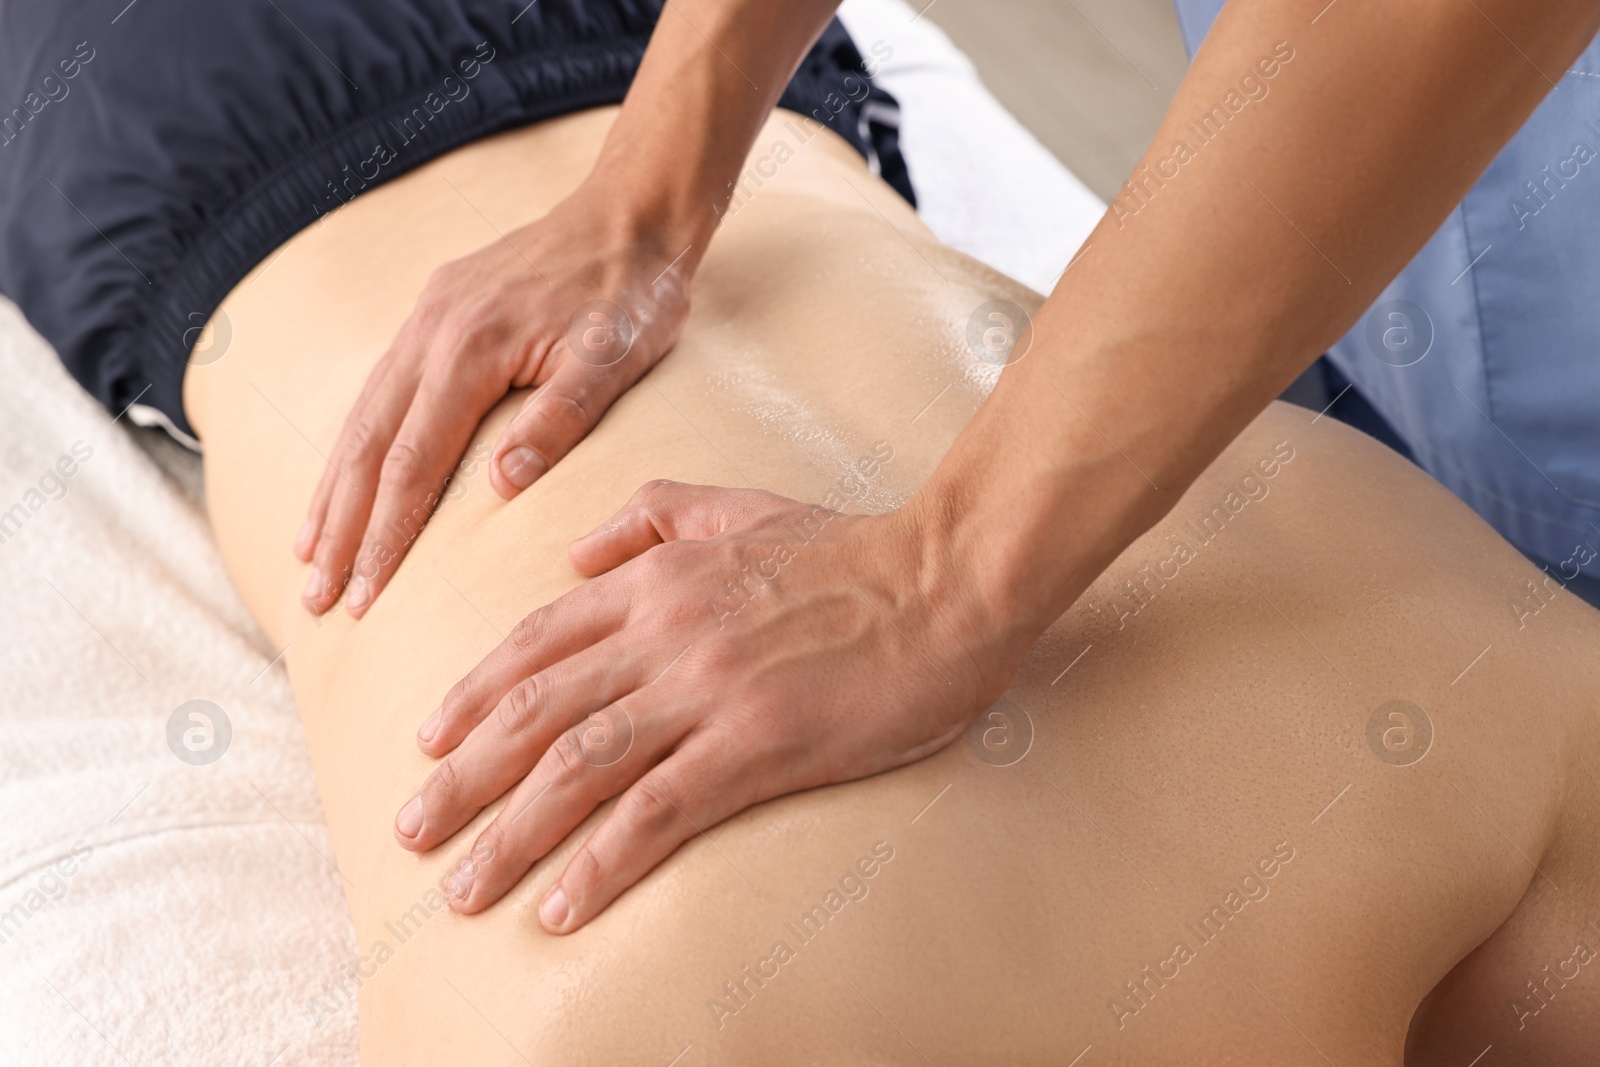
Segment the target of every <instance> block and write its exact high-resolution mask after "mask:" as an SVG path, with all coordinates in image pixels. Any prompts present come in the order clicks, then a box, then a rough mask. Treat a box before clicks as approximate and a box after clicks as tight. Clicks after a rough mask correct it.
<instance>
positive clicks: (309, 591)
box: [300, 567, 322, 600]
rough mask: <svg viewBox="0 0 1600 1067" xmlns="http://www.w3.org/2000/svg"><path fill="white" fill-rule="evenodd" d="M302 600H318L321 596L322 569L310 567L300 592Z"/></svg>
mask: <svg viewBox="0 0 1600 1067" xmlns="http://www.w3.org/2000/svg"><path fill="white" fill-rule="evenodd" d="M300 597H301V599H303V600H320V599H321V598H322V571H320V570H318V569H317V568H316V567H312V568H311V573H310V574H308V575H306V587H305V589H304V590H303V591H302V592H301V593H300Z"/></svg>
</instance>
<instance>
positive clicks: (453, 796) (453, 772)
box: [428, 755, 466, 807]
mask: <svg viewBox="0 0 1600 1067" xmlns="http://www.w3.org/2000/svg"><path fill="white" fill-rule="evenodd" d="M428 791H429V792H430V793H432V794H433V797H434V799H435V800H437V801H438V802H439V803H440V804H442V805H443V806H445V807H454V806H455V805H456V804H457V803H459V802H460V801H461V800H462V798H463V797H464V796H465V795H466V781H465V779H464V778H463V777H462V775H461V766H460V762H459V760H458V759H457V757H456V756H454V755H451V756H449V757H447V758H446V759H445V760H444V762H442V763H440V764H439V766H437V767H435V768H434V769H433V774H431V775H429V777H428Z"/></svg>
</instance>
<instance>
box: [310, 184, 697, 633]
mask: <svg viewBox="0 0 1600 1067" xmlns="http://www.w3.org/2000/svg"><path fill="white" fill-rule="evenodd" d="M595 184H596V183H595V182H590V183H586V184H585V185H584V186H583V187H581V188H580V189H579V190H578V191H576V192H575V193H573V195H572V196H570V197H568V198H567V199H566V200H564V201H563V202H562V203H560V204H559V205H558V206H557V207H556V208H555V209H554V210H552V211H551V212H550V213H549V214H548V215H547V216H545V217H544V218H542V219H540V220H539V221H537V222H534V223H532V224H531V225H528V226H524V227H523V228H521V229H519V230H514V231H512V232H510V233H508V234H506V235H505V236H504V237H503V238H502V239H500V240H497V241H496V242H494V243H493V244H491V245H489V246H487V247H485V248H483V249H482V250H480V251H478V252H475V253H473V254H472V255H470V256H467V257H465V258H463V259H458V260H456V261H454V262H452V263H448V264H446V265H445V266H443V267H441V268H439V269H438V270H437V271H435V272H434V274H433V276H432V277H431V278H430V279H429V280H428V284H427V288H426V289H424V291H423V293H422V296H421V298H420V299H419V300H418V301H417V304H416V307H415V309H414V310H413V311H412V313H411V316H410V318H409V319H407V320H406V323H405V325H404V326H403V327H402V328H401V330H400V333H399V335H398V336H397V337H396V338H395V340H394V343H393V344H392V345H391V346H390V348H389V351H388V353H387V354H386V355H385V356H384V357H383V359H382V360H381V361H380V362H379V363H378V365H377V366H376V367H375V368H374V369H373V371H372V374H371V375H370V377H369V378H368V379H367V383H366V387H365V388H364V389H362V391H361V395H360V397H359V398H358V399H357V401H356V404H355V407H354V409H353V410H352V411H351V412H350V415H349V417H348V418H347V419H346V420H345V425H344V429H343V431H342V432H341V433H340V435H339V439H338V441H337V443H336V444H335V446H334V450H333V452H332V454H331V455H330V456H329V457H328V459H329V463H328V467H327V469H326V470H325V471H324V473H323V477H322V482H321V484H320V485H319V486H318V487H317V491H316V494H315V496H314V497H313V499H312V502H311V508H310V513H309V515H308V517H307V518H306V522H305V525H304V526H303V527H302V529H301V531H300V534H299V536H298V537H297V538H296V541H295V554H296V555H298V556H299V557H300V558H301V559H302V560H304V561H307V562H312V563H314V566H313V567H312V570H311V574H310V577H309V579H308V580H307V583H306V588H305V591H304V593H303V594H302V602H303V603H304V605H305V607H306V609H307V610H309V611H311V612H313V613H316V614H321V613H323V612H325V611H327V610H328V609H329V608H331V607H333V605H334V604H335V603H336V602H337V601H338V599H339V596H340V593H341V592H342V591H343V590H344V589H345V586H346V583H347V582H348V583H349V591H348V596H347V598H346V601H345V607H346V610H348V611H349V613H350V614H351V615H352V616H354V617H357V618H359V617H360V616H361V615H362V614H364V613H365V612H366V610H367V609H368V608H369V607H370V606H371V604H372V602H373V600H374V599H375V598H376V597H377V595H378V594H379V592H381V591H382V589H383V587H384V586H385V585H386V584H387V582H388V580H389V578H390V577H391V576H392V575H393V574H394V571H395V569H396V568H397V567H398V566H399V564H400V560H401V559H402V558H404V556H405V554H406V552H407V550H408V549H409V548H410V546H411V543H412V541H414V540H415V539H416V537H417V534H418V532H419V531H420V530H421V528H422V526H423V525H424V524H425V523H426V522H427V521H428V518H429V517H430V516H431V515H432V513H433V509H434V507H435V506H436V505H437V504H438V502H439V499H440V497H441V496H442V494H443V492H444V489H445V481H446V479H447V478H448V477H450V475H451V473H452V472H453V471H454V470H455V468H456V465H457V463H458V462H459V461H460V460H461V457H462V454H463V453H464V452H465V451H466V447H467V444H468V442H469V441H470V440H471V437H472V434H473V432H474V431H475V430H476V429H477V427H478V423H479V422H480V421H481V420H482V418H483V417H484V415H485V414H487V413H488V411H489V410H490V409H491V408H492V407H494V405H495V404H497V403H499V401H500V400H501V399H503V398H504V397H505V395H506V393H507V392H509V391H510V390H511V389H514V388H521V387H524V386H529V385H533V386H538V388H537V389H536V390H535V392H534V393H533V394H532V395H531V396H530V397H529V398H528V400H527V403H526V404H524V405H523V407H522V409H521V411H519V412H518V413H517V415H516V417H515V418H513V419H512V421H511V424H510V425H509V426H508V427H507V428H506V430H505V432H504V433H502V434H501V436H500V439H499V442H498V443H497V444H496V445H495V448H494V453H493V455H492V457H491V459H490V463H489V477H490V480H491V482H492V483H493V485H494V487H495V490H496V491H497V492H498V493H499V494H500V495H501V496H502V497H505V498H507V499H509V498H511V497H513V496H515V495H516V494H517V493H519V492H521V491H522V490H523V489H525V488H527V487H528V486H529V485H530V484H532V483H533V482H534V480H536V479H537V478H538V477H539V476H540V475H542V474H543V473H544V472H545V471H547V470H548V469H549V468H550V466H551V465H552V464H554V463H556V462H557V461H559V460H560V459H561V457H562V456H564V455H566V453H567V452H568V451H569V450H570V449H571V448H572V447H573V446H574V445H576V444H577V443H578V442H579V441H581V440H582V439H583V438H584V436H585V435H587V434H588V433H589V431H590V430H592V429H593V428H594V426H595V424H596V423H597V422H599V420H600V417H601V416H602V415H603V414H604V413H605V411H606V409H607V408H609V407H610V406H611V404H612V402H613V401H615V400H616V399H617V397H618V396H620V395H621V394H622V393H623V392H624V391H626V390H627V389H628V387H629V386H631V385H633V383H635V382H636V381H638V380H639V378H640V377H641V376H642V375H643V374H644V373H645V371H647V370H649V369H650V367H652V366H653V365H654V364H655V363H656V362H657V361H658V360H659V359H660V358H661V356H662V355H663V354H664V353H665V352H666V351H667V349H669V348H670V347H671V346H672V344H673V342H674V341H675V340H676V339H677V336H678V331H679V329H680V328H681V326H682V324H683V320H684V316H685V315H686V314H687V312H688V306H689V301H688V289H689V276H690V274H691V273H692V270H693V266H694V264H695V263H697V262H698V259H699V256H698V254H697V252H698V250H688V251H687V252H686V249H685V247H684V246H683V245H682V244H680V243H679V240H678V239H677V238H675V237H673V236H670V235H668V234H667V233H665V232H664V231H661V230H655V229H652V228H651V227H650V226H648V225H641V224H632V223H629V222H626V221H624V220H623V219H621V218H619V215H620V212H619V211H618V210H617V200H616V199H615V198H613V197H611V196H609V195H607V194H606V193H605V192H604V191H603V190H600V189H597V188H595V187H594V186H595ZM675 257H677V258H676V261H675Z"/></svg>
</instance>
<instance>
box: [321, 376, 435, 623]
mask: <svg viewBox="0 0 1600 1067" xmlns="http://www.w3.org/2000/svg"><path fill="white" fill-rule="evenodd" d="M417 381H418V376H417V372H416V371H415V369H414V368H413V367H411V365H410V364H409V363H408V362H407V361H406V360H405V359H404V357H397V358H396V359H395V361H394V364H393V366H392V368H391V369H390V371H389V372H388V373H387V374H385V375H384V376H383V377H382V379H380V380H378V381H377V384H376V385H375V386H374V388H373V391H372V393H371V394H370V396H369V397H368V399H367V401H366V402H365V403H364V404H362V405H360V406H358V407H357V408H356V409H354V410H353V411H351V413H350V418H349V419H348V420H347V433H346V435H345V436H344V437H343V440H342V443H341V444H340V445H339V446H338V447H337V448H336V451H335V453H334V455H333V457H332V458H331V460H330V462H331V463H332V465H333V477H332V478H331V479H329V485H330V490H329V492H330V496H329V499H328V503H327V511H326V518H325V520H324V522H323V525H322V527H321V529H320V530H319V531H318V534H317V538H316V547H315V550H314V552H313V553H312V566H311V573H310V574H309V575H308V576H307V578H306V587H305V590H304V591H303V592H302V593H301V597H300V599H301V603H302V604H304V606H305V608H306V610H308V611H310V612H312V613H313V614H316V615H321V614H322V613H323V612H325V611H327V610H328V609H329V608H331V607H333V605H334V604H336V603H337V602H338V600H339V595H340V594H341V593H342V592H343V590H344V586H345V583H346V581H348V580H349V577H350V568H351V561H352V560H354V559H355V554H356V550H357V548H358V547H359V546H360V544H361V535H362V532H363V530H365V528H366V525H367V517H368V515H369V514H370V513H371V510H372V499H373V494H374V493H375V492H376V488H377V484H378V474H379V471H380V470H381V468H382V465H383V457H384V455H385V454H386V453H387V452H388V450H389V444H390V442H392V441H393V440H394V435H395V434H396V432H398V431H399V428H400V425H401V423H402V421H403V420H404V418H405V414H406V410H407V409H408V408H409V407H410V406H411V398H412V397H413V396H414V395H415V394H416V389H417Z"/></svg>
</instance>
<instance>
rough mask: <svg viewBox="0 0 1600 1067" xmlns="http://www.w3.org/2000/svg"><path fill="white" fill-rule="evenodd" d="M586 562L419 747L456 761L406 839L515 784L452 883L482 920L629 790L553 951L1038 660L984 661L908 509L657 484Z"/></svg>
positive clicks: (437, 773)
mask: <svg viewBox="0 0 1600 1067" xmlns="http://www.w3.org/2000/svg"><path fill="white" fill-rule="evenodd" d="M571 557H572V560H573V562H574V563H575V564H576V565H577V567H578V569H579V570H580V571H581V572H583V573H584V574H587V575H598V576H599V577H596V578H594V579H593V580H591V581H589V582H586V583H585V584H583V585H581V586H579V587H578V588H576V589H574V590H573V591H571V592H569V593H567V594H566V595H565V596H563V597H562V598H560V599H559V600H557V601H555V602H554V603H553V604H550V605H549V606H547V607H544V608H541V609H540V610H538V611H536V612H534V613H533V614H532V615H529V616H528V617H527V618H526V619H524V620H523V621H522V622H521V623H520V624H519V625H518V626H517V627H516V628H515V630H514V631H513V632H512V633H511V635H510V636H509V637H508V638H507V639H506V640H505V642H504V643H502V644H501V646H500V647H499V648H497V649H496V650H495V651H494V652H492V653H490V655H489V656H488V657H487V658H486V659H485V660H484V661H483V662H482V663H481V664H479V666H478V667H477V668H476V669H474V670H473V671H472V673H471V674H469V675H468V676H467V677H466V678H465V679H463V680H462V681H461V682H459V683H458V684H457V685H456V686H455V687H454V688H453V689H451V691H450V693H449V695H448V696H446V698H445V700H444V704H443V707H442V708H441V709H440V710H439V711H438V712H436V713H435V714H434V716H433V717H430V719H429V720H428V721H427V722H426V723H425V724H424V725H423V727H422V729H421V731H420V732H419V735H418V738H419V744H420V746H421V748H422V750H423V751H424V752H426V753H428V754H430V755H433V756H444V757H445V759H444V762H443V763H441V764H439V766H438V767H437V768H435V770H434V772H433V773H432V774H431V775H430V776H429V777H428V779H427V781H426V782H425V783H424V784H423V786H422V789H421V791H420V792H419V793H418V794H417V796H416V797H415V798H414V799H413V800H412V801H410V802H408V803H407V804H406V805H405V806H404V807H403V808H402V810H401V812H400V814H399V816H398V818H397V819H396V822H395V832H396V836H397V837H398V839H399V840H400V843H401V844H402V845H404V846H405V847H406V848H409V849H413V850H417V851H422V850H426V849H430V848H433V847H434V846H436V845H438V844H440V843H441V842H443V841H445V840H446V839H447V838H449V837H450V836H451V835H452V834H454V833H455V832H456V831H457V830H459V829H460V828H461V827H463V826H464V825H466V824H467V823H468V822H469V821H470V820H471V819H472V818H473V817H474V816H476V815H477V814H478V812H479V811H480V810H482V809H483V808H484V807H485V806H486V805H487V804H489V803H490V802H492V801H493V800H495V799H496V798H498V797H500V796H501V795H502V794H504V793H505V792H506V791H507V790H508V789H510V790H512V792H511V795H510V798H509V801H508V803H507V804H506V805H505V807H504V808H502V809H501V811H500V812H499V814H498V815H497V816H496V817H495V819H494V820H493V821H492V822H491V823H490V824H489V825H488V826H487V827H486V828H485V829H484V830H483V832H482V834H481V835H480V837H479V844H478V846H477V847H475V848H474V849H473V855H474V856H475V857H481V856H484V855H488V856H489V857H490V858H489V859H487V860H483V859H474V860H471V861H469V862H468V863H464V864H463V865H462V866H461V867H460V868H458V869H457V872H456V873H455V874H453V875H452V876H451V877H450V878H449V879H447V883H446V885H447V889H448V890H449V892H450V895H451V903H452V905H453V906H454V907H455V908H456V909H458V910H460V911H463V912H468V913H471V912H477V911H481V910H482V909H484V908H486V907H488V906H489V905H490V904H492V903H494V902H495V901H496V900H498V899H500V897H502V896H503V895H504V894H505V893H506V892H507V891H509V890H510V889H511V888H512V887H513V886H515V885H516V884H517V883H518V882H519V881H520V880H521V879H522V877H523V875H525V874H526V873H527V871H528V869H529V868H530V867H531V866H532V864H533V863H534V862H535V861H536V860H538V859H539V858H540V857H542V856H544V855H545V854H546V853H547V852H549V851H550V849H551V848H553V847H554V846H555V845H557V844H558V843H560V842H561V841H562V840H563V839H564V838H565V837H566V836H567V834H568V833H569V832H571V830H572V829H573V828H574V827H575V826H577V825H578V823H579V822H581V821H582V820H583V819H584V818H585V817H586V816H587V815H589V814H590V813H591V812H592V811H594V809H595V808H596V807H597V806H598V805H599V804H600V803H601V802H603V801H605V800H607V799H608V798H611V797H614V796H618V795H619V794H620V796H621V799H620V800H619V802H618V803H617V805H616V806H615V807H614V808H613V809H612V810H611V812H610V813H609V814H608V815H607V816H606V818H605V819H604V821H603V822H601V823H600V825H599V826H598V827H597V828H596V829H595V831H594V832H593V833H592V834H590V836H589V837H588V839H587V840H585V841H584V843H583V845H582V846H581V848H580V849H579V850H578V852H577V854H576V855H575V856H574V857H573V858H572V860H571V861H570V862H569V863H568V864H567V866H566V869H565V870H564V872H563V873H562V875H561V877H560V880H559V881H557V882H556V884H555V885H554V886H553V887H552V888H551V889H550V890H549V891H548V892H547V894H546V896H545V897H544V900H543V902H542V904H541V907H540V910H539V916H540V921H541V922H542V924H543V925H544V927H545V929H547V930H549V931H551V932H553V933H567V932H570V931H572V930H575V929H577V928H578V927H580V926H582V925H583V924H584V923H586V922H588V921H589V920H590V919H592V918H593V917H594V916H595V915H596V914H598V913H599V912H600V911H602V910H603V909H604V908H605V907H606V906H607V905H609V904H610V903H611V902H612V901H613V900H615V899H616V898H617V896H618V895H619V894H621V893H622V892H623V891H624V890H626V889H627V888H628V887H629V886H631V885H633V884H634V883H635V882H637V881H638V880H639V879H640V878H641V877H643V876H644V875H645V874H646V873H647V872H648V871H649V870H650V869H651V868H653V867H654V866H655V865H656V864H657V863H659V862H661V860H663V859H664V858H666V857H667V856H668V855H669V854H671V852H672V851H673V850H674V849H675V848H677V847H678V845H679V844H681V843H682V842H684V841H685V840H687V839H688V838H690V837H693V836H694V835H696V834H697V833H700V832H702V831H705V830H708V829H710V828H711V827H712V826H715V825H716V824H717V823H719V822H721V821H722V820H723V819H726V818H728V817H729V816H730V815H733V814H735V813H736V812H738V811H741V810H742V809H744V808H746V807H748V806H750V805H752V804H756V803H759V802H760V801H763V800H766V799H768V798H770V797H775V796H780V795H782V794H785V793H790V792H794V791H796V790H800V789H807V788H810V787H814V786H820V785H826V784H828V783H832V782H842V781H848V780H850V779H854V778H860V777H863V776H865V775H870V774H874V773H876V772H878V771H882V770H887V769H889V768H891V767H896V766H899V765H901V764H904V763H908V762H911V761H913V760H916V759H919V758H921V757H923V756H926V755H928V754H929V753H931V752H934V751H936V750H937V749H939V748H941V747H943V746H944V745H946V744H948V743H949V742H950V741H951V740H952V739H953V738H955V737H956V736H957V735H958V734H960V733H961V731H962V730H963V728H964V727H965V726H966V725H967V723H968V722H969V721H970V720H971V718H972V717H973V715H975V714H976V713H977V712H978V710H980V708H981V707H982V706H983V705H984V704H986V703H987V702H990V701H993V700H994V699H997V698H998V697H999V696H1000V694H1001V693H1003V692H1004V690H1005V688H1006V686H1007V684H1008V683H1009V680H1010V675H1011V673H1012V672H1013V671H1014V670H1015V669H1016V665H1017V664H1019V663H1020V662H1021V658H1022V654H1024V653H1025V652H1026V649H1025V648H1024V649H1021V650H1020V651H1018V650H993V649H988V648H985V647H983V644H982V642H983V641H984V640H985V638H983V637H981V636H980V635H981V634H983V633H986V632H989V633H992V632H994V628H993V627H990V626H987V625H985V623H984V611H983V610H982V608H981V605H979V604H978V603H976V597H974V596H973V595H972V594H971V593H970V591H969V590H967V589H965V588H961V587H960V586H959V583H949V582H945V581H943V580H942V579H939V580H935V579H933V577H932V576H930V575H929V574H927V573H926V570H927V554H926V553H924V552H922V551H921V541H920V535H919V533H918V531H917V529H916V522H915V521H914V520H912V519H910V518H908V513H907V512H905V511H902V512H894V513H890V514H889V515H886V516H882V517H878V518H865V517H860V516H847V515H843V514H840V513H838V512H832V511H828V510H827V509H824V508H820V507H813V506H811V505H806V504H798V503H796V502H794V501H792V500H787V499H784V498H783V497H779V496H774V495H772V494H770V493H765V492H760V491H756V490H730V489H718V488H711V487H705V486H690V485H682V484H677V483H673V482H653V483H650V484H648V485H646V486H645V487H644V488H642V489H640V490H639V491H638V493H636V494H635V495H634V497H633V499H632V500H631V501H630V502H629V503H628V505H627V506H626V507H624V508H623V509H622V511H621V512H619V513H618V514H617V516H616V517H615V518H614V519H613V520H612V521H611V522H609V523H607V524H605V525H604V526H602V527H600V528H599V529H598V530H596V531H594V532H593V533H591V534H589V535H588V536H586V537H584V538H582V539H580V540H578V541H576V542H574V543H573V545H572V547H571ZM996 663H1003V664H1006V665H1007V666H1005V667H1003V668H1000V669H996V668H995V667H994V666H992V665H994V664H996ZM980 664H987V665H990V666H989V667H987V668H981V667H980ZM513 787H514V788H513Z"/></svg>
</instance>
